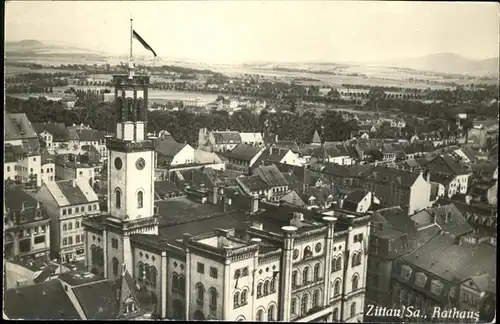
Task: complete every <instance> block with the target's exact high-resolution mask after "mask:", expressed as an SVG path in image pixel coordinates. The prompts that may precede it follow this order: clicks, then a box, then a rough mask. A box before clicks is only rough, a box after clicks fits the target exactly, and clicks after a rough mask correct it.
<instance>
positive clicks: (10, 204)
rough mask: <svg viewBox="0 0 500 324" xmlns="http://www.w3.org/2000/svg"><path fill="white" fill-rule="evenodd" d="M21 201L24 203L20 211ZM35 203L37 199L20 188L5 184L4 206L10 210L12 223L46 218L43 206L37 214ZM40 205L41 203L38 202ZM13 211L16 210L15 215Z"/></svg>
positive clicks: (23, 222)
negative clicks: (22, 209)
mask: <svg viewBox="0 0 500 324" xmlns="http://www.w3.org/2000/svg"><path fill="white" fill-rule="evenodd" d="M23 202H24V204H25V205H24V211H22V212H21V208H22V204H23ZM37 203H38V201H37V200H36V199H35V198H34V197H33V196H31V195H30V194H29V193H27V192H26V191H24V190H22V189H21V188H19V187H17V186H15V185H13V184H6V185H5V193H4V206H5V207H6V208H8V209H9V210H10V211H11V212H10V213H9V219H10V221H11V222H12V223H13V224H14V225H17V224H25V223H31V222H35V221H41V220H45V219H48V218H49V217H48V215H47V213H46V211H45V209H43V208H42V209H41V210H40V213H39V214H37V210H36V207H37ZM40 206H42V205H41V204H40ZM13 212H16V214H15V216H14V213H13ZM14 217H15V218H14ZM23 217H24V218H23Z"/></svg>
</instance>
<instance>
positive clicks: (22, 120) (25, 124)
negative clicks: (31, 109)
mask: <svg viewBox="0 0 500 324" xmlns="http://www.w3.org/2000/svg"><path fill="white" fill-rule="evenodd" d="M4 126H5V135H4V139H5V140H6V141H9V140H16V139H28V138H36V137H37V135H36V132H35V129H34V128H33V126H32V125H31V122H30V120H29V119H28V117H27V116H26V114H24V113H19V114H5V123H4Z"/></svg>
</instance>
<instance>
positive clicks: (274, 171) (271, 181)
mask: <svg viewBox="0 0 500 324" xmlns="http://www.w3.org/2000/svg"><path fill="white" fill-rule="evenodd" d="M252 174H253V175H258V176H260V177H261V178H262V179H263V180H264V181H265V182H266V183H267V184H268V185H269V186H271V187H283V186H286V185H288V182H287V181H286V179H285V177H284V176H283V174H282V173H281V172H280V170H279V169H278V168H277V167H276V166H275V165H267V166H260V167H258V168H255V169H254V170H252Z"/></svg>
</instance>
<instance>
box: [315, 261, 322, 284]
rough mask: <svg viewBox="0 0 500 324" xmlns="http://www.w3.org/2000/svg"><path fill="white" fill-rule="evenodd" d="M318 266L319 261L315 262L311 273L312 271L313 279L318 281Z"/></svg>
mask: <svg viewBox="0 0 500 324" xmlns="http://www.w3.org/2000/svg"><path fill="white" fill-rule="evenodd" d="M320 266H321V264H320V263H316V264H315V265H314V271H313V273H314V281H318V280H319V269H320Z"/></svg>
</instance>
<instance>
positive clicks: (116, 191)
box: [115, 188, 122, 209]
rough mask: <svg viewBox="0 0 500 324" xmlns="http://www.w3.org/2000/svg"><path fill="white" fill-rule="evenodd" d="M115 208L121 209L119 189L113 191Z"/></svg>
mask: <svg viewBox="0 0 500 324" xmlns="http://www.w3.org/2000/svg"><path fill="white" fill-rule="evenodd" d="M115 206H116V208H118V209H120V208H121V207H122V192H121V190H120V189H118V188H116V189H115Z"/></svg>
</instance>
